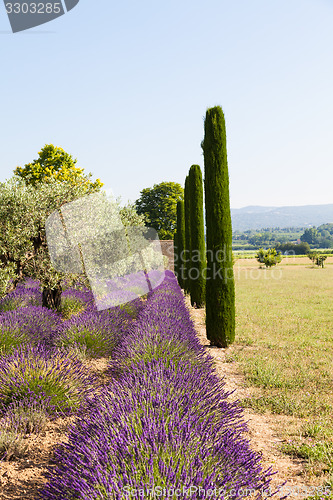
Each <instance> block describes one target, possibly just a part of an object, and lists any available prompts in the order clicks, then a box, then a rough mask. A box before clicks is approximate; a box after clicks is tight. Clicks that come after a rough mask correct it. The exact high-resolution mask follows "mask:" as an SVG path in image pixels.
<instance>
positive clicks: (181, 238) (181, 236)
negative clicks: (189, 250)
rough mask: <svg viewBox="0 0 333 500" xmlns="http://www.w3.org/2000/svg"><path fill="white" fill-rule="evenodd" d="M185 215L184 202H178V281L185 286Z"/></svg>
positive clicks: (181, 285) (182, 286)
mask: <svg viewBox="0 0 333 500" xmlns="http://www.w3.org/2000/svg"><path fill="white" fill-rule="evenodd" d="M184 249H185V216H184V202H183V201H178V202H177V272H178V283H179V286H180V287H181V288H184V279H183V278H184Z"/></svg>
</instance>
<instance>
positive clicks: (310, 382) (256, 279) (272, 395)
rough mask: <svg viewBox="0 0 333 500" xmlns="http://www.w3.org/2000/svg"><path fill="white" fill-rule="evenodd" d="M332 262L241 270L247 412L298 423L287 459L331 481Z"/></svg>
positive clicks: (239, 333)
mask: <svg viewBox="0 0 333 500" xmlns="http://www.w3.org/2000/svg"><path fill="white" fill-rule="evenodd" d="M332 264H333V257H329V258H328V259H327V261H326V263H325V268H324V269H321V268H314V267H313V266H312V264H311V262H310V261H309V259H308V258H299V257H296V258H292V259H290V258H288V259H284V260H283V261H282V263H281V264H279V265H278V266H277V267H276V268H273V269H270V270H265V269H258V266H259V264H258V263H257V262H256V261H255V260H254V259H252V260H249V259H246V260H245V259H244V260H242V259H239V260H237V261H236V263H235V267H234V269H235V279H236V341H235V344H234V345H233V346H232V356H233V358H234V359H235V360H236V361H238V362H239V363H240V364H241V367H242V369H243V371H244V374H245V378H246V382H247V384H248V386H250V387H253V388H254V389H253V391H252V392H253V394H252V396H251V397H249V398H246V399H244V400H243V401H242V405H243V406H244V407H250V408H253V409H254V410H255V411H257V412H259V413H264V412H270V413H272V414H277V415H279V414H280V415H290V416H293V417H295V418H296V419H299V421H298V427H297V430H295V434H294V435H292V436H290V431H288V430H287V429H286V432H285V436H283V437H284V438H285V441H286V442H287V443H288V439H290V438H292V443H289V444H284V445H283V447H282V449H283V451H284V452H285V453H288V454H291V455H296V456H298V457H302V458H304V459H306V461H307V464H308V466H307V468H308V473H309V474H310V475H311V474H314V475H317V476H320V477H321V476H322V477H323V481H324V480H325V479H327V478H329V476H331V477H332V478H333V418H332V417H333V362H332V360H333V300H332V298H333V265H332Z"/></svg>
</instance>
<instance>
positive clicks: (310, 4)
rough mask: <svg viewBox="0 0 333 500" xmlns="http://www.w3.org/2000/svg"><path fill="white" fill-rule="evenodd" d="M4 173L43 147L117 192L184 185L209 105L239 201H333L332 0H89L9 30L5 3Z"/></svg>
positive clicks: (1, 24)
mask: <svg viewBox="0 0 333 500" xmlns="http://www.w3.org/2000/svg"><path fill="white" fill-rule="evenodd" d="M0 44H1V80H0V89H1V139H0V140H1V155H0V181H3V180H5V179H6V178H9V177H11V175H12V173H13V170H14V168H15V167H16V166H17V165H20V166H23V165H24V164H25V163H28V162H30V161H32V160H33V159H35V158H36V157H37V156H38V151H39V150H40V149H41V148H42V147H43V146H44V145H45V144H46V143H53V144H55V145H56V146H61V147H63V148H64V149H65V150H66V151H67V152H69V153H70V154H72V155H73V156H74V157H75V158H77V159H78V166H79V167H83V168H84V169H85V170H86V172H91V173H92V174H93V178H97V177H98V178H100V179H101V180H102V182H104V184H105V187H106V188H109V189H111V190H112V192H113V193H114V194H115V195H116V196H121V197H122V200H123V201H124V202H126V201H127V200H132V201H133V200H135V199H136V198H138V197H139V194H140V190H141V189H143V188H145V187H151V186H153V184H155V183H159V182H162V181H174V182H179V183H181V184H183V183H184V179H185V176H186V174H187V172H188V170H189V168H190V166H191V165H192V164H199V165H200V166H201V167H202V168H203V156H202V150H201V147H200V143H201V140H202V139H203V119H204V115H205V112H206V109H207V108H208V107H211V106H214V105H217V104H219V105H221V106H222V108H223V110H224V113H225V117H226V125H227V144H228V163H229V175H230V194H231V206H232V207H233V208H239V207H243V206H246V205H273V206H280V205H305V204H323V203H333V64H332V63H333V2H332V0H251V1H249V0H205V1H203V0H200V1H198V0H177V1H176V0H168V1H167V2H161V1H160V0H142V1H140V2H138V1H137V0H135V1H134V0H122V1H121V2H120V1H118V2H114V1H112V0H98V1H93V0H90V1H88V0H80V2H79V4H78V5H77V6H76V7H75V8H74V9H73V10H71V11H70V12H68V13H67V14H66V15H64V16H62V17H60V18H58V19H56V20H54V21H52V22H50V23H47V24H45V25H43V26H40V27H38V28H35V29H32V30H28V31H26V32H21V33H17V34H12V33H11V31H10V25H9V21H8V18H7V15H6V11H5V7H4V5H3V3H2V2H1V5H0Z"/></svg>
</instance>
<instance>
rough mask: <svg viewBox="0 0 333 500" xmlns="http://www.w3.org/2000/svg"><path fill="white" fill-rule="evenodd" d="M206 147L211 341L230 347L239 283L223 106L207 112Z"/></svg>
mask: <svg viewBox="0 0 333 500" xmlns="http://www.w3.org/2000/svg"><path fill="white" fill-rule="evenodd" d="M202 148H203V154H204V162H205V206H206V245H207V247H206V248H207V274H206V330H207V338H208V339H209V340H210V343H211V345H214V346H217V347H228V346H229V345H230V344H231V343H232V342H233V341H234V339H235V282H234V273H233V262H232V227H231V214H230V201H229V173H228V162H227V140H226V128H225V120H224V114H223V111H222V108H221V107H220V106H216V107H214V108H210V109H208V110H207V112H206V117H205V135H204V140H203V141H202Z"/></svg>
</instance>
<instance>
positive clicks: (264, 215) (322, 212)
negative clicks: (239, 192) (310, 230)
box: [231, 203, 333, 231]
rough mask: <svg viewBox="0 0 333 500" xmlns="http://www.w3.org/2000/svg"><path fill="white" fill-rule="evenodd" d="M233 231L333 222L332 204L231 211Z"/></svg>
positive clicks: (247, 207)
mask: <svg viewBox="0 0 333 500" xmlns="http://www.w3.org/2000/svg"><path fill="white" fill-rule="evenodd" d="M231 219H232V228H233V231H246V230H248V229H262V228H265V227H271V228H273V227H280V228H284V227H312V226H320V225H321V224H326V223H329V222H333V203H330V204H325V205H298V206H291V205H289V206H281V207H276V206H275V207H272V206H270V207H267V206H260V205H248V206H246V207H242V208H232V209H231Z"/></svg>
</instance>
